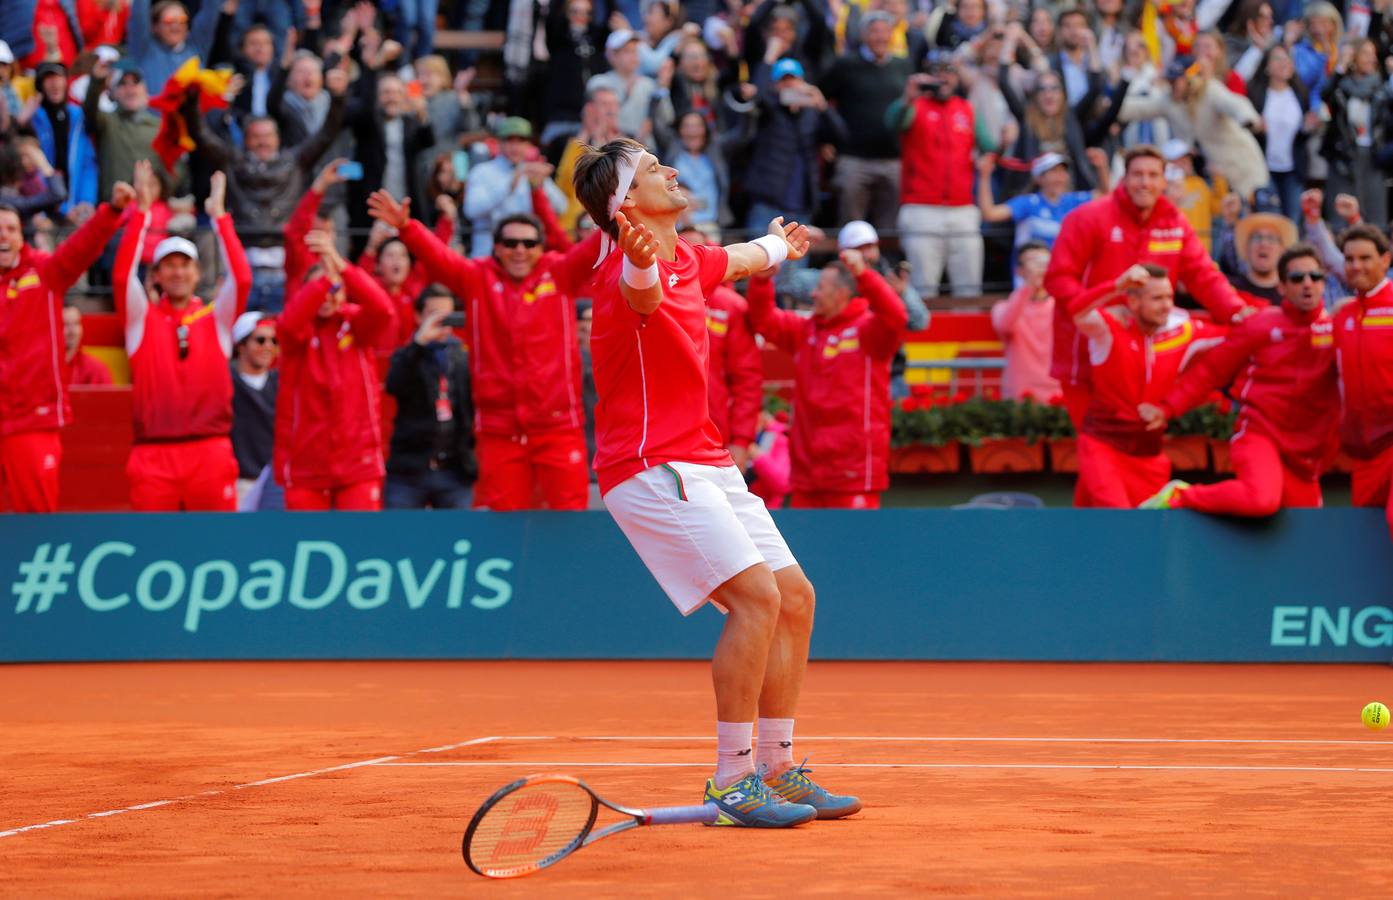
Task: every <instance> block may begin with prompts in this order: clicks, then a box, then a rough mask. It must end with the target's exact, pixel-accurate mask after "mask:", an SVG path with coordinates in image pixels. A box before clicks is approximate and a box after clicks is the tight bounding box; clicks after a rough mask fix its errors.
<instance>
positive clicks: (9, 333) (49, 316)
mask: <svg viewBox="0 0 1393 900" xmlns="http://www.w3.org/2000/svg"><path fill="white" fill-rule="evenodd" d="M120 221H121V219H120V213H118V212H117V211H116V210H115V209H113V208H112V207H111V206H109V205H108V204H106V203H103V204H102V205H101V206H99V207H97V211H96V213H94V214H93V216H92V217H91V218H90V219H88V220H87V221H86V222H85V223H83V226H82V227H81V228H79V229H78V230H77V231H76V232H74V233H73V235H72V237H70V238H68V239H67V240H66V241H64V242H63V244H62V246H60V247H59V248H58V252H57V253H53V254H48V253H44V252H43V251H41V250H35V249H34V248H33V247H30V246H27V245H26V246H24V247H22V248H21V249H20V251H19V262H18V263H17V264H16V265H15V266H14V267H13V268H10V269H5V270H3V271H0V435H11V434H19V433H21V432H25V431H50V430H53V429H55V428H61V427H62V426H64V425H66V424H68V423H69V422H71V421H72V417H73V414H72V408H71V407H70V406H69V404H68V392H67V390H66V388H65V385H66V384H67V381H66V374H67V373H66V372H65V371H64V368H63V295H64V294H66V293H67V292H68V288H70V287H72V286H73V283H74V282H75V281H77V279H78V278H79V277H80V276H81V275H82V273H83V272H85V271H86V270H87V269H88V268H89V267H90V266H91V265H92V263H94V262H96V261H97V257H98V256H100V255H101V252H102V248H104V247H105V246H106V244H107V241H109V240H111V236H112V235H113V234H115V233H116V228H117V226H118V225H119V224H120Z"/></svg>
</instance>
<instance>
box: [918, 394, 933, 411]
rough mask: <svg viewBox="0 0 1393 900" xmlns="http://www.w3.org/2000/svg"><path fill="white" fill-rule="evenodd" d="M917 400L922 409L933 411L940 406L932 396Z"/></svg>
mask: <svg viewBox="0 0 1393 900" xmlns="http://www.w3.org/2000/svg"><path fill="white" fill-rule="evenodd" d="M917 399H918V401H919V408H920V409H933V408H934V407H935V406H937V405H938V401H936V400H935V399H934V398H933V397H932V396H927V397H919V398H917Z"/></svg>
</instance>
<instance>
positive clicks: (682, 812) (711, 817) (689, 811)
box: [643, 803, 716, 825]
mask: <svg viewBox="0 0 1393 900" xmlns="http://www.w3.org/2000/svg"><path fill="white" fill-rule="evenodd" d="M643 814H644V824H645V825H689V824H692V823H696V822H714V821H716V805H715V804H714V803H703V804H702V805H701V806H659V807H656V808H654V809H646V810H644V811H643Z"/></svg>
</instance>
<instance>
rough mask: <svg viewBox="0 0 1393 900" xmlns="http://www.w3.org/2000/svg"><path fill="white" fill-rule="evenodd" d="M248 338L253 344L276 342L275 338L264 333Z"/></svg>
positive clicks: (272, 343) (273, 343)
mask: <svg viewBox="0 0 1393 900" xmlns="http://www.w3.org/2000/svg"><path fill="white" fill-rule="evenodd" d="M249 340H250V341H251V342H252V343H253V344H258V345H265V344H271V345H273V346H274V345H275V343H276V339H275V338H273V337H271V336H270V335H265V334H263V335H258V336H257V337H254V338H249Z"/></svg>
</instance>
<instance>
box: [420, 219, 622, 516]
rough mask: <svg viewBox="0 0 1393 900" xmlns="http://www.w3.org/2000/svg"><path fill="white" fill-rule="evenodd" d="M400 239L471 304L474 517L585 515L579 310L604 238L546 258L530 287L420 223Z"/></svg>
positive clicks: (586, 495) (530, 278)
mask: <svg viewBox="0 0 1393 900" xmlns="http://www.w3.org/2000/svg"><path fill="white" fill-rule="evenodd" d="M401 238H402V240H403V242H405V244H406V246H407V248H408V249H410V251H411V254H412V256H414V257H415V258H416V259H418V260H420V261H421V262H422V263H423V264H424V265H425V268H426V271H427V272H429V273H430V274H431V276H432V278H433V279H434V280H435V281H438V282H440V283H441V284H443V285H445V286H446V287H447V288H449V289H450V291H451V292H453V293H454V294H455V296H457V297H461V298H463V299H464V301H465V309H466V319H467V322H466V327H467V328H468V330H469V345H470V346H469V372H470V378H471V383H472V385H473V388H472V390H473V392H474V432H475V453H476V454H477V456H478V460H479V480H478V482H477V483H476V484H475V486H474V505H475V507H476V508H481V509H492V510H500V511H503V510H519V509H532V508H535V507H536V503H535V502H534V491H539V492H540V494H541V497H542V500H543V502H544V504H545V506H546V507H547V508H548V509H571V510H574V509H585V507H586V505H587V503H588V501H589V494H590V474H589V470H588V469H587V468H586V465H585V453H586V447H585V407H584V405H583V403H582V400H581V368H580V349H579V345H578V344H577V339H576V307H575V303H574V301H573V300H572V299H571V298H572V296H573V295H574V293H575V291H576V289H577V288H578V287H581V286H583V285H584V284H586V283H587V282H588V281H589V280H590V275H591V272H592V269H591V265H592V263H593V262H594V259H595V255H596V252H597V248H598V245H599V238H598V232H597V236H595V237H594V238H593V239H592V240H586V241H584V242H582V243H581V244H579V245H577V246H576V247H574V248H572V249H571V250H570V251H569V252H568V253H564V254H563V253H556V252H551V253H545V254H543V256H542V258H541V260H540V261H539V262H538V263H537V266H536V268H534V269H533V270H532V272H531V274H529V275H528V276H527V278H525V279H524V280H522V281H515V280H514V279H513V278H512V277H510V276H509V275H508V274H507V273H506V272H505V271H504V270H503V267H502V266H501V265H500V264H499V263H498V261H497V260H496V259H493V258H489V259H466V258H465V257H463V256H460V255H459V254H457V253H454V252H452V251H451V250H450V249H449V248H448V247H447V246H446V245H445V244H444V243H442V242H441V241H440V240H439V239H438V238H436V237H435V236H434V235H432V234H431V233H430V232H429V231H428V230H427V229H426V227H425V226H424V225H422V224H421V223H420V222H410V223H408V224H407V226H406V227H405V228H403V229H402V230H401Z"/></svg>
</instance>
